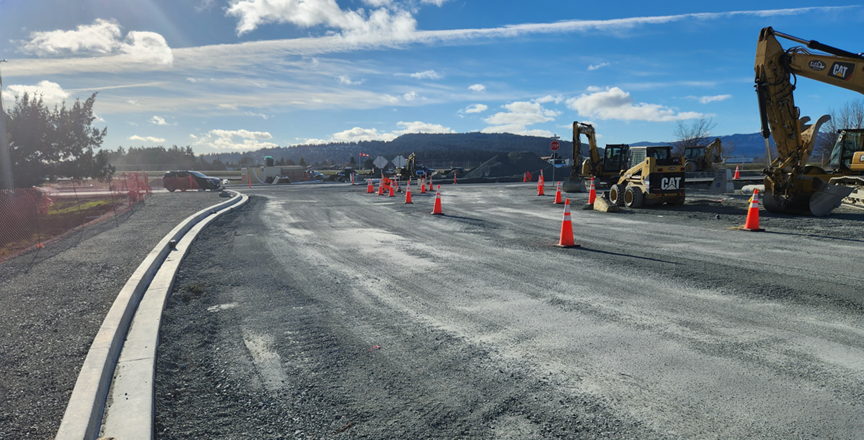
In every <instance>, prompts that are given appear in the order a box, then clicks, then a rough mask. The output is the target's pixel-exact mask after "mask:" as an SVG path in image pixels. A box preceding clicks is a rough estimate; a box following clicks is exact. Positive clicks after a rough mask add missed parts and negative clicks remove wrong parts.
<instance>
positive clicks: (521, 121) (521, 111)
mask: <svg viewBox="0 0 864 440" xmlns="http://www.w3.org/2000/svg"><path fill="white" fill-rule="evenodd" d="M544 98H545V97H544ZM544 98H540V99H544ZM540 99H537V100H533V101H515V102H511V103H510V104H506V105H503V106H502V107H503V108H505V109H507V111H506V112H499V113H495V114H494V115H492V116H490V117H488V118H486V119H484V121H485V122H486V123H487V124H489V125H490V127H486V128H484V129H483V130H481V131H482V132H483V133H515V134H524V135H533V136H541V135H542V136H547V135H548V136H551V135H552V133H550V132H548V131H546V130H528V129H527V128H526V127H527V126H529V125H533V124H539V123H542V122H549V121H553V120H555V117H556V116H558V115H560V114H561V112H559V111H556V110H549V109H546V108H543V105H542V103H541V102H539V101H540ZM546 102H548V101H546ZM538 133H542V134H538Z"/></svg>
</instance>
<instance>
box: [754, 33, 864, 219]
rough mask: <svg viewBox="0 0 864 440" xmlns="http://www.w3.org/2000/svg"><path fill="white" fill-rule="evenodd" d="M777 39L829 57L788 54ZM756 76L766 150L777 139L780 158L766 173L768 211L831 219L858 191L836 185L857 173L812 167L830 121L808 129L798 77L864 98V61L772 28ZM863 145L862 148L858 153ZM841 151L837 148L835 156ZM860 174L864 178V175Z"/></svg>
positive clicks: (761, 45) (762, 41)
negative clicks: (815, 149)
mask: <svg viewBox="0 0 864 440" xmlns="http://www.w3.org/2000/svg"><path fill="white" fill-rule="evenodd" d="M777 37H781V38H785V39H788V40H791V41H795V42H797V43H800V44H803V45H805V46H807V48H810V49H814V50H819V51H821V52H824V53H825V54H814V53H811V52H810V51H809V50H807V49H806V48H804V47H802V46H795V47H791V48H789V49H783V47H782V46H781V45H780V43H779V42H778V41H777ZM754 70H755V73H756V92H757V94H758V96H759V115H760V120H761V123H762V137H763V138H765V145H766V149H767V146H768V136H773V137H774V144H775V145H776V146H777V155H778V157H777V159H775V160H773V161H771V163H770V164H769V165H768V166H767V167H766V168H765V169H764V170H763V172H764V173H765V194H764V195H765V199H764V204H765V209H767V210H769V211H772V212H783V213H811V214H813V215H816V216H824V215H828V214H830V213H831V211H832V210H833V209H834V208H836V207H837V206H840V203H841V202H842V200H843V198H845V197H847V196H849V195H850V194H851V193H852V191H853V190H854V188H851V187H847V186H841V185H837V184H832V183H830V181H831V180H833V179H834V178H836V177H844V176H847V175H850V174H854V173H853V171H852V170H851V169H850V170H844V169H838V170H837V171H836V172H834V173H829V172H826V171H825V170H824V169H822V168H820V167H816V166H808V165H807V160H808V159H809V158H810V154H811V153H812V152H813V144H814V143H815V141H816V136H817V133H818V132H819V127H820V126H821V125H822V124H824V123H825V122H826V121H828V120H829V119H830V118H829V117H828V116H827V115H826V116H822V117H821V118H819V119H818V120H816V122H815V123H813V124H812V125H810V124H808V122H809V121H810V118H809V117H800V111H799V109H798V108H797V107H795V100H794V97H793V91H794V90H795V82H797V75H800V76H803V77H807V78H810V79H814V80H816V81H820V82H824V83H827V84H831V85H834V86H837V87H843V88H845V89H849V90H853V91H856V92H859V93H864V55H862V54H854V53H851V52H847V51H845V50H841V49H837V48H835V47H832V46H828V45H826V44H822V43H819V42H818V41H814V40H811V41H807V40H803V39H801V38H796V37H793V36H791V35H787V34H783V33H780V32H776V31H774V29H772V28H770V27H766V28H764V29H762V31H761V32H760V34H759V42H758V45H757V48H756V63H755V66H754ZM790 79H792V80H795V81H790ZM861 145H862V144H860V143H858V144H857V147H856V148H860V147H861ZM836 148H837V147H836V146H835V150H836ZM843 148H845V144H844V147H843ZM833 155H834V154H833V153H832V156H833ZM769 159H770V158H769ZM857 174H859V175H860V174H861V172H857ZM839 181H840V180H835V182H839Z"/></svg>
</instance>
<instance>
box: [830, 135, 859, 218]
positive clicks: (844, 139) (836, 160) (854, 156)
mask: <svg viewBox="0 0 864 440" xmlns="http://www.w3.org/2000/svg"><path fill="white" fill-rule="evenodd" d="M828 166H829V167H831V168H832V169H834V172H835V173H837V174H840V176H837V177H832V178H831V180H829V181H828V183H830V184H832V185H843V186H845V187H849V188H853V191H852V193H850V194H849V195H848V196H847V197H846V199H845V201H847V202H849V203H853V204H864V129H860V128H859V129H843V130H840V131H839V132H838V137H837V143H835V144H834V148H833V149H832V150H831V158H830V160H829V161H828Z"/></svg>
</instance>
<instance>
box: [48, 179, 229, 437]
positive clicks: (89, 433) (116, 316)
mask: <svg viewBox="0 0 864 440" xmlns="http://www.w3.org/2000/svg"><path fill="white" fill-rule="evenodd" d="M241 199H242V197H239V193H236V192H235V197H232V198H231V199H230V200H227V201H225V202H222V203H219V204H217V205H214V206H211V207H209V208H206V209H202V210H201V211H198V212H197V213H195V214H193V215H191V216H189V217H188V218H186V220H184V221H183V222H182V223H180V224H179V225H177V226H176V227H175V228H174V229H172V230H171V232H169V233H168V235H166V236H165V237H163V238H162V240H160V241H159V243H158V244H157V245H156V247H155V248H153V250H152V251H150V253H149V254H148V255H147V257H146V258H144V261H143V262H141V264H140V265H139V266H138V268H137V269H136V270H135V272H134V273H133V274H132V276H131V277H129V280H128V281H127V282H126V284H125V285H124V286H123V288H122V289H121V290H120V293H119V294H117V298H116V299H115V300H114V304H113V305H112V306H111V309H110V310H109V311H108V314H107V315H106V316H105V320H104V321H102V326H101V327H100V328H99V332H98V333H97V334H96V337H95V338H94V339H93V343H92V344H91V345H90V350H89V351H88V352H87V357H86V358H85V359H84V365H82V367H81V372H80V373H79V374H78V380H77V381H76V382H75V388H74V389H73V390H72V396H71V397H70V398H69V404H68V405H67V406H66V413H65V414H64V415H63V420H62V421H61V422H60V428H59V429H58V430H57V436H56V437H55V439H57V440H91V439H95V438H96V435H97V434H98V433H99V428H100V425H101V423H102V412H103V410H104V407H105V399H106V397H107V394H108V388H109V386H110V384H111V376H112V373H113V372H114V366H115V365H116V363H117V358H118V355H119V354H120V349H121V348H122V346H123V340H124V339H125V337H126V331H127V330H128V329H129V324H130V323H131V321H132V316H133V314H134V312H135V309H136V308H137V307H138V303H139V302H140V300H141V296H142V294H143V293H144V291H145V290H146V288H147V286H148V285H149V284H150V281H151V280H152V279H153V276H154V274H155V273H156V271H157V270H158V269H159V266H161V264H162V261H164V260H165V257H166V256H167V255H168V253H169V251H170V249H169V248H168V242H169V241H171V240H179V239H181V238H182V237H183V235H184V234H186V232H187V231H188V230H189V229H191V228H192V227H193V226H194V225H195V224H196V223H198V222H199V221H201V219H203V218H205V217H207V216H209V215H211V214H212V213H213V212H214V210H216V209H222V208H225V207H227V206H231V205H234V204H236V203H238V202H240V201H241Z"/></svg>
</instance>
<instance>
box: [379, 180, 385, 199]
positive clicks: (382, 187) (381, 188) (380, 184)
mask: <svg viewBox="0 0 864 440" xmlns="http://www.w3.org/2000/svg"><path fill="white" fill-rule="evenodd" d="M378 195H379V196H383V195H384V179H381V180H379V181H378Z"/></svg>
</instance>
